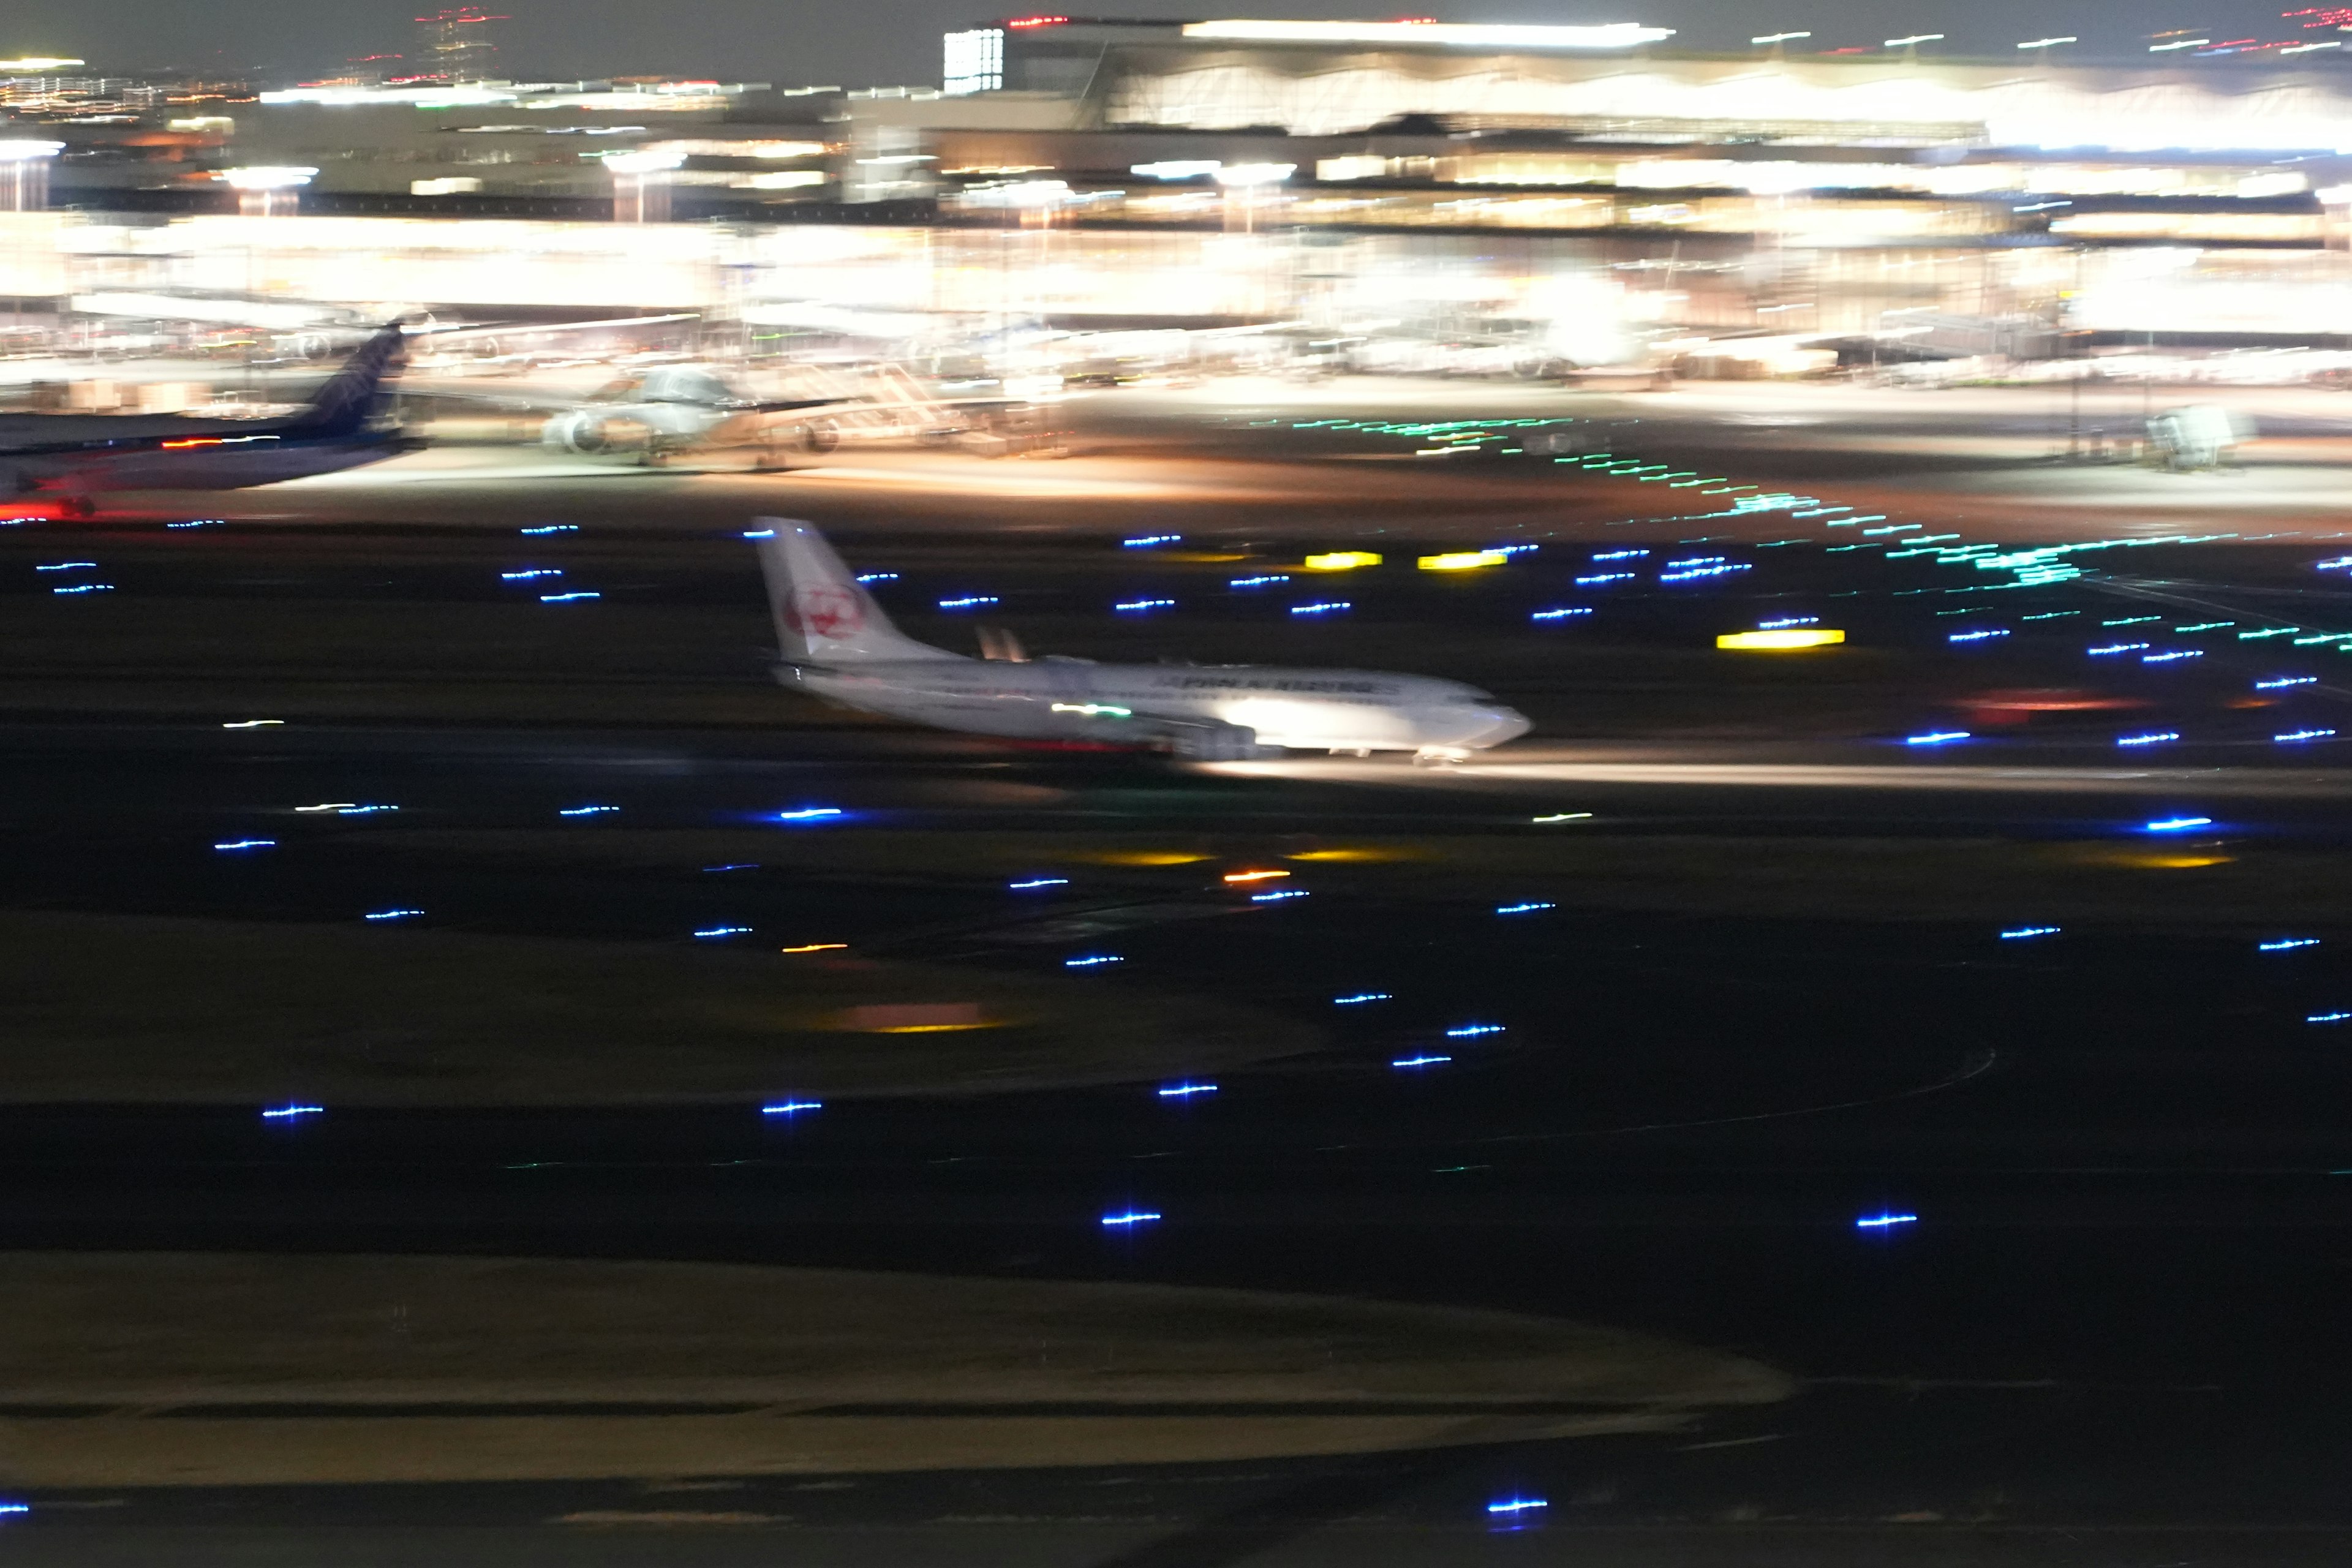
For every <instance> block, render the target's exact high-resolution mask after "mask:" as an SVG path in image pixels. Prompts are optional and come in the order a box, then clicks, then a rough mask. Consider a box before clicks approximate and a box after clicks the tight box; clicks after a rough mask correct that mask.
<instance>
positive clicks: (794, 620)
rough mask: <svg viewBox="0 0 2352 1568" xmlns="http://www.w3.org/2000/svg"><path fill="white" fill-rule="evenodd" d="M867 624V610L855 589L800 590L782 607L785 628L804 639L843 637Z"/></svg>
mask: <svg viewBox="0 0 2352 1568" xmlns="http://www.w3.org/2000/svg"><path fill="white" fill-rule="evenodd" d="M865 624H866V609H865V606H863V605H860V604H858V602H857V595H856V592H855V591H854V590H851V589H848V588H839V587H831V586H826V587H817V588H799V589H795V590H794V591H793V596H792V600H791V602H790V603H788V604H787V605H785V606H784V625H786V626H790V627H791V628H792V629H793V631H795V632H797V633H799V634H800V635H801V636H803V637H853V636H855V635H856V632H857V629H858V628H859V627H860V626H864V625H865Z"/></svg>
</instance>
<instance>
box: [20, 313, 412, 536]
mask: <svg viewBox="0 0 2352 1568" xmlns="http://www.w3.org/2000/svg"><path fill="white" fill-rule="evenodd" d="M403 352H404V348H403V338H402V333H401V328H400V324H399V323H398V322H396V321H395V322H393V323H392V324H390V325H388V326H386V327H384V328H383V329H382V330H381V331H378V332H377V333H376V334H375V335H374V336H373V337H372V338H370V339H368V340H367V342H363V343H362V344H361V345H360V346H359V349H358V350H357V351H356V352H355V353H352V357H351V358H350V359H348V360H345V361H344V362H343V363H342V367H341V369H339V370H337V371H336V372H335V374H333V375H331V376H330V377H329V378H328V379H327V382H326V384H324V385H323V386H321V387H320V388H319V390H318V391H317V392H316V393H315V394H313V395H312V396H311V398H310V402H309V403H307V404H305V405H303V406H302V407H301V408H299V409H298V410H296V411H295V412H294V413H292V414H289V415H285V416H281V417H278V418H271V419H202V418H196V419H192V418H189V417H187V416H184V415H178V414H159V415H145V416H142V415H119V414H90V415H74V414H16V415H5V416H0V498H6V497H11V496H13V497H15V498H16V500H19V501H24V500H33V501H43V500H48V499H49V498H51V497H54V498H56V503H57V506H58V510H60V511H62V512H64V513H65V514H66V515H67V516H69V517H88V516H89V515H90V513H91V512H92V511H93V510H95V508H94V506H93V505H92V503H91V501H90V499H89V498H90V496H91V495H92V494H93V493H94V492H97V491H101V490H146V489H172V490H178V489H191V490H226V489H242V488H243V487H245V486H247V485H267V484H274V483H276V482H277V481H278V480H279V479H302V478H304V477H306V476H308V475H310V474H330V473H333V472H335V471H336V470H337V469H340V468H356V467H358V466H359V465H360V464H362V463H373V462H376V461H378V460H380V459H382V458H389V457H393V456H394V455H396V454H398V453H401V452H405V451H411V450H414V449H415V447H418V446H419V445H421V444H422V443H420V442H417V441H415V440H413V439H410V438H408V437H403V436H402V435H401V434H400V431H399V429H398V427H397V426H394V425H393V424H392V423H391V422H389V421H388V420H384V419H381V418H379V417H378V411H377V395H378V393H379V392H380V391H381V390H382V388H383V382H384V378H385V377H386V376H388V375H391V374H394V372H396V371H397V370H398V368H399V366H400V363H401V359H402V355H403Z"/></svg>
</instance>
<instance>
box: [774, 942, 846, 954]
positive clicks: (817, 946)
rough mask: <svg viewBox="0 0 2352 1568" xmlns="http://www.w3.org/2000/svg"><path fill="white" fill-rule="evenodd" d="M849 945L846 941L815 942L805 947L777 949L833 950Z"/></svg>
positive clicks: (792, 950) (781, 948)
mask: <svg viewBox="0 0 2352 1568" xmlns="http://www.w3.org/2000/svg"><path fill="white" fill-rule="evenodd" d="M848 945H849V944H848V943H847V942H810V943H809V944H808V945H807V946H805V947H780V948H778V949H776V951H777V952H834V951H835V950H836V949H839V948H845V947H847V946H848Z"/></svg>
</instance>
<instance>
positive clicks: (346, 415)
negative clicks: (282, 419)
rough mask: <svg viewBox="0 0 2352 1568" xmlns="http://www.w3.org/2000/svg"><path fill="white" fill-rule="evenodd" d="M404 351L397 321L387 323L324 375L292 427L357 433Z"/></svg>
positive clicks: (330, 433) (324, 433)
mask: <svg viewBox="0 0 2352 1568" xmlns="http://www.w3.org/2000/svg"><path fill="white" fill-rule="evenodd" d="M407 353H408V343H407V340H406V338H405V337H404V335H403V333H402V332H401V330H400V323H399V322H398V321H393V322H389V323H387V324H386V325H385V326H384V327H383V328H382V329H381V330H380V331H377V333H376V334H375V336H373V337H372V338H370V339H368V341H367V342H363V343H362V344H361V345H360V346H359V348H358V350H357V351H356V352H355V353H352V357H351V358H349V359H347V360H345V361H344V362H343V363H342V368H341V369H340V370H338V371H336V372H335V374H332V375H331V376H329V377H328V378H327V381H326V384H324V385H322V386H320V388H319V390H318V391H317V392H316V393H314V394H313V395H311V398H310V403H309V404H308V405H305V406H304V408H303V410H302V412H301V413H299V414H298V415H296V416H294V421H293V427H294V428H296V429H299V431H300V432H301V433H302V434H303V435H305V436H326V437H337V436H356V435H358V434H359V433H360V432H361V431H362V430H363V429H365V428H366V427H367V422H368V420H369V418H370V417H371V416H373V414H374V413H375V408H376V399H377V396H378V395H379V394H381V393H382V392H383V383H384V380H385V378H386V377H388V376H392V375H395V374H399V371H400V367H401V365H402V363H404V361H405V360H406V358H407Z"/></svg>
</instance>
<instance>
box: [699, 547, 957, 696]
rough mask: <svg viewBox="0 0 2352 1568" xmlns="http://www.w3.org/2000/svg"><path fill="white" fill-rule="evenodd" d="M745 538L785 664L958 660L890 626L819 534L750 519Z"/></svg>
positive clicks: (942, 649) (879, 609) (871, 598)
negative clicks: (755, 553) (764, 585)
mask: <svg viewBox="0 0 2352 1568" xmlns="http://www.w3.org/2000/svg"><path fill="white" fill-rule="evenodd" d="M746 537H748V538H750V539H751V541H752V542H754V543H756V544H757V545H759V547H760V570H761V573H763V574H765V575H766V577H767V579H768V607H769V609H770V610H771V611H772V613H773V614H774V616H775V618H776V642H777V644H778V646H780V647H782V649H783V654H784V657H785V658H787V659H791V660H793V661H796V662H797V661H805V662H807V663H810V664H822V665H848V664H865V663H871V662H877V661H888V660H896V659H909V658H957V657H959V656H957V655H955V654H951V653H950V652H948V651H947V650H946V649H944V648H936V647H931V646H930V645H929V643H919V642H917V641H916V640H915V639H914V638H912V637H908V636H907V635H906V634H905V633H903V632H901V631H899V630H898V627H896V626H892V625H891V624H890V617H889V616H886V615H884V614H883V613H882V607H881V606H880V605H877V604H876V603H875V602H874V600H873V597H872V596H871V595H868V594H867V593H866V590H865V589H863V588H861V587H859V586H858V585H857V579H856V578H855V577H853V576H851V575H850V573H849V568H847V567H846V566H844V565H843V564H842V563H841V557H840V556H838V555H835V553H834V552H833V546H832V545H830V544H827V543H826V542H824V535H823V534H821V533H819V532H818V531H816V530H815V529H814V527H812V526H811V525H809V524H808V523H805V522H800V521H795V520H793V519H792V518H783V517H761V518H754V519H753V520H752V525H751V532H750V533H749V534H748V535H747V536H746Z"/></svg>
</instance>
